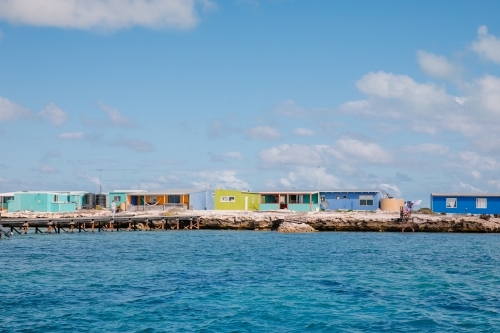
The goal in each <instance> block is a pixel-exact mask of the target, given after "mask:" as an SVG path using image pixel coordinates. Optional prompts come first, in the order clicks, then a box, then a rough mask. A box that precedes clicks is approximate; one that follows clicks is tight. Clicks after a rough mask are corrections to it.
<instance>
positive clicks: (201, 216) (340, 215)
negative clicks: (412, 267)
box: [2, 210, 500, 233]
mask: <svg viewBox="0 0 500 333" xmlns="http://www.w3.org/2000/svg"><path fill="white" fill-rule="evenodd" d="M110 215H111V213H110V212H109V211H106V210H102V211H79V212H77V213H71V214H55V213H30V212H19V213H3V214H2V218H7V219H43V218H44V219H47V218H51V219H58V218H62V219H68V218H70V219H77V218H89V217H95V218H98V217H101V218H111V216H110ZM193 215H194V216H197V221H198V222H199V228H200V229H213V230H278V231H281V232H311V231H372V232H373V231H375V232H401V231H402V230H403V228H404V229H405V231H406V232H411V231H412V229H413V230H414V231H415V232H471V233H474V232H475V233H497V232H500V218H495V217H490V218H489V219H484V217H482V218H481V217H478V216H466V215H437V214H414V215H413V222H410V223H407V224H403V223H401V221H400V220H399V214H395V213H385V212H381V211H377V212H308V213H297V212H291V211H286V210H283V211H269V212H260V211H258V212H247V211H243V212H242V211H169V212H158V213H154V212H134V213H129V212H122V213H119V214H116V215H115V218H116V219H120V218H127V217H144V218H145V219H147V218H148V217H151V218H153V217H154V218H156V220H157V219H158V217H160V216H169V217H175V216H178V217H182V216H193ZM156 224H158V222H154V223H153V225H156ZM280 227H281V228H280Z"/></svg>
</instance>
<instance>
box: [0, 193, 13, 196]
mask: <svg viewBox="0 0 500 333" xmlns="http://www.w3.org/2000/svg"><path fill="white" fill-rule="evenodd" d="M13 196H14V192H6V193H0V197H13Z"/></svg>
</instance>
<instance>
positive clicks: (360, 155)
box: [332, 139, 392, 164]
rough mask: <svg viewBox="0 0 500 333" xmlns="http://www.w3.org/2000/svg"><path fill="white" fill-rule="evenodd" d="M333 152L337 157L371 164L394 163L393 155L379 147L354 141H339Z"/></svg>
mask: <svg viewBox="0 0 500 333" xmlns="http://www.w3.org/2000/svg"><path fill="white" fill-rule="evenodd" d="M332 152H333V154H334V155H335V156H337V157H344V158H354V159H356V160H360V161H366V162H370V163H376V164H386V163H390V162H392V155H391V154H390V153H389V152H387V151H385V150H384V149H383V148H382V147H380V146H379V145H377V144H375V143H371V142H369V143H365V142H361V141H358V140H354V139H340V140H337V142H336V143H335V145H334V146H333V150H332ZM338 153H340V155H339V154H338Z"/></svg>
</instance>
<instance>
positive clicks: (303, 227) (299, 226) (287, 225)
mask: <svg viewBox="0 0 500 333" xmlns="http://www.w3.org/2000/svg"><path fill="white" fill-rule="evenodd" d="M313 231H316V229H314V228H313V227H311V226H310V225H309V224H305V223H293V222H283V223H281V224H280V225H279V227H278V232H313Z"/></svg>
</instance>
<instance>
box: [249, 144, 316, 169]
mask: <svg viewBox="0 0 500 333" xmlns="http://www.w3.org/2000/svg"><path fill="white" fill-rule="evenodd" d="M258 158H259V160H260V163H261V165H262V166H263V167H271V166H287V165H316V166H317V165H320V164H321V163H322V158H321V154H320V150H319V149H318V148H317V147H309V146H305V145H297V144H293V145H288V144H284V145H280V146H277V147H272V148H269V149H265V150H262V151H260V152H259V154H258Z"/></svg>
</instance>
